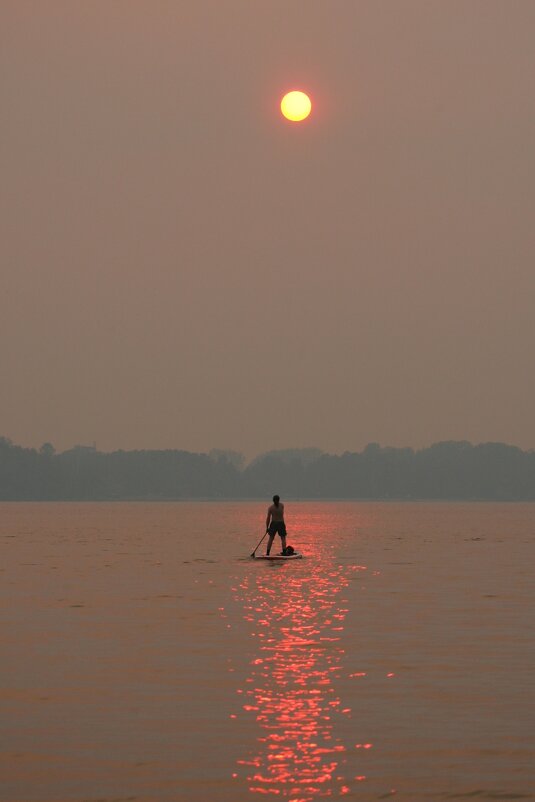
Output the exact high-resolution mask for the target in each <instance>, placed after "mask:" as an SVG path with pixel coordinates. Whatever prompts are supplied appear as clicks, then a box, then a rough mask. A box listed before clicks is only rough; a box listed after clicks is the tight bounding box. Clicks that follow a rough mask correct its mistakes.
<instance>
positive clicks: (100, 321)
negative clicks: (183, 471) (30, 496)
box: [0, 0, 535, 456]
mask: <svg viewBox="0 0 535 802" xmlns="http://www.w3.org/2000/svg"><path fill="white" fill-rule="evenodd" d="M534 40H535V3H533V2H532V0H500V1H499V2H497V1H496V0H448V2H444V1H443V0H438V1H437V0H396V1H395V2H394V0H390V2H387V1H386V0H383V1H378V0H328V2H327V0H284V1H281V0H269V2H267V1H264V2H253V1H252V0H190V1H189V2H186V0H184V1H183V2H163V0H151V2H149V1H148V0H145V2H139V0H114V2H109V1H108V0H105V1H103V0H100V1H99V0H93V1H92V2H88V1H86V2H82V0H78V1H74V0H62V1H61V2H57V1H56V0H33V1H32V2H27V0H3V2H2V3H1V4H0V109H1V115H0V175H1V181H0V249H1V250H0V253H1V259H0V279H1V281H0V375H1V382H0V435H3V436H5V437H9V438H11V439H12V440H13V441H14V442H17V443H21V444H23V445H27V446H34V447H38V446H40V445H41V443H43V442H45V441H50V442H52V443H53V444H54V445H55V446H56V448H58V449H60V450H63V449H65V448H69V447H71V446H73V445H75V444H92V443H93V442H96V444H97V447H98V448H99V449H102V450H112V449H117V448H124V449H131V448H180V449H186V450H191V451H206V450H209V449H212V448H229V449H236V450H239V451H242V452H244V453H245V454H246V455H249V456H253V455H254V454H257V453H259V452H262V451H265V450H271V449H277V448H287V447H288V448H290V447H305V446H316V447H319V448H322V449H325V450H327V451H331V452H343V451H346V450H349V451H352V450H360V449H361V448H362V447H363V446H365V445H366V444H367V443H369V442H379V443H381V444H382V445H390V446H407V445H410V446H413V447H422V446H426V445H429V444H431V443H433V442H436V441H439V440H450V439H455V440H464V439H466V440H470V441H472V442H483V441H489V440H492V441H504V442H508V443H513V444H516V445H518V446H520V447H522V448H534V447H535V415H534V414H533V410H534V409H535V371H534V370H533V353H534V350H535V324H534V316H533V308H534V301H535V275H534V271H535V260H534V256H535V234H534V229H535V225H534V219H533V209H534V207H535V158H534V142H535V89H534V86H535V84H534V82H533V76H534V75H535V49H534V47H533V41H534ZM296 88H297V89H302V90H304V91H306V92H308V93H309V94H310V97H311V99H312V104H313V110H312V114H311V116H310V118H309V119H308V120H307V121H306V122H303V123H298V124H296V123H289V122H288V121H285V120H283V118H282V117H281V115H280V112H279V103H280V99H281V97H282V95H283V94H284V93H285V92H286V91H288V90H290V89H296Z"/></svg>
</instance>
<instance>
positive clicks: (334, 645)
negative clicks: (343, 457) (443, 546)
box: [234, 533, 366, 802]
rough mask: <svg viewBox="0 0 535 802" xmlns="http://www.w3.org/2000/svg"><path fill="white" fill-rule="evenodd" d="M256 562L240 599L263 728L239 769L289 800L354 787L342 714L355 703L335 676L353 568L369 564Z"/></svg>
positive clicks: (249, 697) (253, 784)
mask: <svg viewBox="0 0 535 802" xmlns="http://www.w3.org/2000/svg"><path fill="white" fill-rule="evenodd" d="M312 534H313V533H312ZM251 568H252V570H251V571H249V572H248V575H247V576H245V577H244V578H243V579H242V581H241V583H240V585H239V587H238V588H237V591H236V600H237V601H239V602H240V603H241V604H242V606H243V609H244V617H245V619H246V621H247V622H249V623H250V624H251V625H252V632H251V635H252V637H253V638H255V639H256V641H257V644H258V646H257V649H256V652H255V654H254V656H253V657H252V659H251V662H250V666H251V671H250V674H249V676H248V677H247V679H246V682H245V686H244V687H243V688H239V689H238V693H239V694H242V700H243V705H242V706H243V710H244V711H245V712H246V713H247V714H250V715H254V716H255V718H256V721H257V724H258V727H259V734H258V737H257V740H256V744H255V746H254V749H252V751H251V754H249V755H247V756H244V757H243V758H242V759H240V760H238V766H239V768H238V774H237V775H234V776H242V777H245V778H246V779H247V781H248V782H249V790H250V791H251V792H252V793H256V794H269V795H274V796H279V797H280V798H288V800H289V802H310V801H311V800H313V799H315V798H318V797H326V796H343V795H345V794H348V793H349V791H350V788H349V787H348V785H347V782H346V779H345V777H344V773H343V772H344V765H345V762H346V757H345V756H346V752H347V749H348V748H350V747H349V746H348V745H347V744H345V743H343V740H342V738H341V737H339V736H338V735H337V732H336V721H337V719H338V717H339V716H351V710H350V709H349V707H347V706H344V705H342V702H341V700H340V699H339V698H338V696H337V693H336V687H335V682H336V678H337V676H338V675H339V673H340V672H341V671H342V668H343V656H344V649H343V646H342V635H343V630H344V621H345V617H346V614H347V612H348V610H347V606H346V604H347V599H346V595H345V594H346V589H347V587H348V584H349V581H350V576H351V575H352V574H353V572H354V571H359V570H360V571H364V570H366V568H365V567H364V566H341V565H337V564H335V563H334V561H332V560H330V559H329V557H328V556H325V554H321V555H320V554H317V555H314V554H312V555H311V557H310V558H309V559H308V560H306V561H305V560H303V562H302V563H301V562H299V563H296V562H293V563H291V564H282V565H281V564H265V563H262V564H254V565H252V566H251ZM358 779H359V780H360V779H364V778H361V777H359V778H358Z"/></svg>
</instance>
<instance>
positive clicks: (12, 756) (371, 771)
mask: <svg viewBox="0 0 535 802" xmlns="http://www.w3.org/2000/svg"><path fill="white" fill-rule="evenodd" d="M264 506H266V505H261V504H255V503H221V504H214V503H201V504H195V503H192V504H189V503H182V504H140V503H133V504H3V505H0V539H1V543H2V552H3V561H2V567H1V573H0V579H1V586H2V613H1V618H2V621H1V625H2V632H3V637H2V641H3V658H2V662H1V665H0V674H1V687H2V691H1V695H2V708H3V712H2V716H1V719H0V737H1V739H2V765H1V766H0V777H1V778H2V780H1V781H0V782H1V783H2V786H3V787H2V790H1V792H0V799H1V800H2V802H82V800H83V801H84V802H97V800H98V802H104V801H106V802H111V801H112V800H114V801H115V802H119V801H120V802H123V800H137V801H138V802H152V801H153V800H154V801H156V800H157V801H158V802H159V801H160V800H162V801H163V800H166V801H167V800H173V801H174V802H176V801H177V800H178V801H179V802H181V801H182V800H188V801H189V800H193V801H194V802H197V801H198V802H200V801H201V800H203V802H206V800H211V799H214V800H218V802H255V800H256V802H260V800H262V799H264V798H267V799H279V800H281V802H283V801H284V802H314V800H322V799H324V798H325V799H327V798H330V797H333V798H334V797H337V798H338V797H343V798H345V799H355V800H357V799H358V800H362V802H366V801H367V800H376V799H389V798H392V799H396V800H407V802H409V800H411V801H412V800H425V801H426V802H429V801H430V800H442V799H460V800H462V799H463V798H466V799H469V798H472V797H473V798H477V799H502V800H512V799H535V790H534V789H535V768H534V766H535V760H534V757H535V745H534V724H533V696H534V694H533V691H534V680H533V669H534V667H535V666H534V664H535V659H534V658H535V646H534V642H533V637H532V634H533V628H532V625H533V620H534V596H535V587H534V582H533V564H534V557H535V526H534V524H535V506H530V505H520V504H518V505H516V504H515V505H513V504H509V505H506V504H503V505H494V504H488V505H484V504H379V503H378V504H368V503H366V504H358V503H335V504H333V503H317V502H307V503H299V504H296V503H291V502H290V503H288V504H287V517H288V530H289V538H288V542H289V543H291V544H292V545H294V546H295V547H298V548H299V549H300V550H302V551H303V552H304V554H305V555H306V559H304V560H301V561H299V560H296V561H292V562H291V563H286V564H284V563H283V564H280V563H266V562H264V561H261V562H256V563H255V562H254V561H253V560H250V559H249V558H248V557H247V555H248V554H249V553H250V552H251V551H252V549H253V548H254V546H255V545H256V542H257V541H258V539H259V537H260V535H261V534H262V525H263V523H264V520H265V518H264V516H265V509H264Z"/></svg>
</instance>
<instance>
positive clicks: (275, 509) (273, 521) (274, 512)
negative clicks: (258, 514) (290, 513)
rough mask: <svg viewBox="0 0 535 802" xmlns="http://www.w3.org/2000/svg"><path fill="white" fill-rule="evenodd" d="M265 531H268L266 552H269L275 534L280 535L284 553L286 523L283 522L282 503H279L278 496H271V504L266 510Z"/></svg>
mask: <svg viewBox="0 0 535 802" xmlns="http://www.w3.org/2000/svg"><path fill="white" fill-rule="evenodd" d="M266 531H267V532H269V540H268V544H267V550H266V554H269V553H270V551H271V546H272V545H273V540H274V539H275V535H277V534H278V535H279V536H280V539H281V542H282V552H283V554H284V553H285V551H286V524H285V523H284V504H281V500H280V496H273V504H272V505H271V507H269V509H268V511H267V518H266Z"/></svg>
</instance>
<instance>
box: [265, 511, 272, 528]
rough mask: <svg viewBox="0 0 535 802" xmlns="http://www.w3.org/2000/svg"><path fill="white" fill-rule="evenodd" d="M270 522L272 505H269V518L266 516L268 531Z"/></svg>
mask: <svg viewBox="0 0 535 802" xmlns="http://www.w3.org/2000/svg"><path fill="white" fill-rule="evenodd" d="M270 523H271V507H268V511H267V518H266V532H267V530H268V529H269V524H270Z"/></svg>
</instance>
